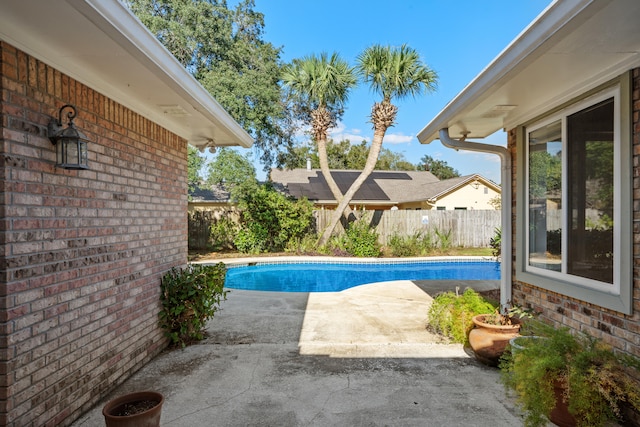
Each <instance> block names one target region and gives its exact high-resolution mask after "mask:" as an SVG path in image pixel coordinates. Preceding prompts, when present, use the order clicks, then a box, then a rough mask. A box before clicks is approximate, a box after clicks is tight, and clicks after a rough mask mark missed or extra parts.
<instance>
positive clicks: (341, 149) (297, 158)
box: [282, 139, 416, 171]
mask: <svg viewBox="0 0 640 427" xmlns="http://www.w3.org/2000/svg"><path fill="white" fill-rule="evenodd" d="M368 153H369V147H368V146H367V142H366V141H361V142H360V144H352V143H351V142H350V141H349V140H348V139H343V140H342V141H340V142H335V141H333V140H328V141H327V160H328V163H329V168H330V169H337V170H344V169H351V170H362V169H363V168H364V166H365V164H366V162H367V155H368ZM307 159H310V160H311V167H312V168H314V169H318V168H319V167H320V162H319V159H318V151H317V149H316V147H315V146H313V145H311V146H310V145H299V146H297V147H294V148H293V149H292V150H291V151H290V152H289V155H288V156H287V158H286V159H285V161H284V163H283V164H282V166H283V167H284V168H287V169H295V168H305V167H306V164H307ZM376 169H377V170H403V171H413V170H416V165H414V164H412V163H411V162H409V161H408V160H407V159H406V158H405V157H404V155H403V154H402V153H395V152H393V151H391V150H389V149H387V148H382V150H381V151H380V155H379V156H378V162H377V164H376Z"/></svg>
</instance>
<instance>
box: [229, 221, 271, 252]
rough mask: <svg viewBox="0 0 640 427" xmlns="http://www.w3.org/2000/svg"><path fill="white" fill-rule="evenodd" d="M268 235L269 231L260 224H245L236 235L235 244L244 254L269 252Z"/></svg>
mask: <svg viewBox="0 0 640 427" xmlns="http://www.w3.org/2000/svg"><path fill="white" fill-rule="evenodd" d="M266 235H267V230H266V229H265V228H264V227H262V226H261V225H260V224H259V223H250V224H245V226H244V228H242V229H240V230H239V231H238V234H236V237H235V239H233V244H234V245H235V246H236V248H237V249H238V251H240V252H242V253H245V254H259V253H261V252H266V251H267V247H266Z"/></svg>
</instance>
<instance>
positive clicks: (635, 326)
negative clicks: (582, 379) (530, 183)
mask: <svg viewBox="0 0 640 427" xmlns="http://www.w3.org/2000/svg"><path fill="white" fill-rule="evenodd" d="M632 99H633V139H632V140H633V199H634V200H633V210H634V215H633V234H634V240H633V241H634V246H633V259H634V272H633V282H634V286H633V310H634V312H633V314H632V315H630V316H628V315H624V314H621V313H617V312H614V311H611V310H607V309H604V308H602V307H598V306H596V305H592V304H588V303H586V302H583V301H580V300H576V299H573V298H569V297H567V296H565V295H561V294H557V293H554V292H550V291H547V290H545V289H541V288H538V287H535V286H532V285H530V284H527V283H524V282H518V281H514V283H513V301H514V302H515V303H516V304H519V305H523V306H527V307H530V308H533V309H535V310H536V311H537V312H539V313H540V317H541V318H542V319H544V320H547V321H549V322H551V323H553V324H555V325H564V326H568V327H570V328H572V329H575V330H578V331H583V332H586V333H588V334H590V335H592V336H594V337H597V338H600V339H602V340H603V341H604V342H607V343H609V344H610V345H612V346H613V347H614V348H616V349H618V350H620V351H623V352H627V353H630V354H633V355H636V356H640V276H639V271H638V266H640V162H639V160H640V69H636V70H634V72H633V95H632ZM508 145H509V148H510V150H511V152H512V154H513V164H514V165H515V164H516V162H515V160H516V158H515V154H516V131H515V130H512V131H510V132H509V134H508ZM515 176H516V171H515V169H514V171H513V173H512V177H513V189H514V190H513V200H514V205H513V209H514V212H515V200H516V196H515V189H516V185H515ZM513 225H514V227H513V229H514V230H515V229H516V228H515V225H516V224H515V223H514V224H513ZM514 238H515V237H514ZM514 245H515V240H514ZM514 247H515V246H514ZM514 265H515V263H514Z"/></svg>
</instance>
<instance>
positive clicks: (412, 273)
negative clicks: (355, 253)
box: [225, 261, 500, 292]
mask: <svg viewBox="0 0 640 427" xmlns="http://www.w3.org/2000/svg"><path fill="white" fill-rule="evenodd" d="M434 279H441V280H452V279H454V280H499V279H500V264H499V263H498V262H494V261H455V262H452V261H431V262H427V261H425V262H415V261H414V262H401V263H332V264H330V263H291V264H284V263H279V264H258V265H250V266H245V267H229V268H228V270H227V276H226V280H225V286H226V287H227V288H231V289H245V290H257V291H279V292H339V291H342V290H345V289H348V288H352V287H354V286H358V285H363V284H366V283H375V282H385V281H390V280H434Z"/></svg>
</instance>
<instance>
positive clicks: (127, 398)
mask: <svg viewBox="0 0 640 427" xmlns="http://www.w3.org/2000/svg"><path fill="white" fill-rule="evenodd" d="M163 403H164V396H162V394H160V393H157V392H155V391H141V392H137V393H130V394H125V395H124V396H120V397H117V398H115V399H113V400H110V401H109V402H107V404H106V405H104V407H103V408H102V415H104V420H105V422H106V425H107V427H160V413H161V411H162V404H163Z"/></svg>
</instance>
